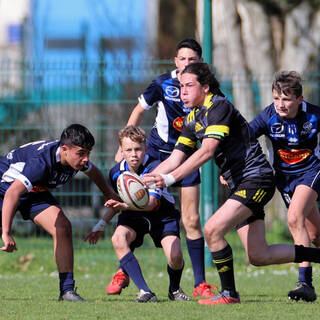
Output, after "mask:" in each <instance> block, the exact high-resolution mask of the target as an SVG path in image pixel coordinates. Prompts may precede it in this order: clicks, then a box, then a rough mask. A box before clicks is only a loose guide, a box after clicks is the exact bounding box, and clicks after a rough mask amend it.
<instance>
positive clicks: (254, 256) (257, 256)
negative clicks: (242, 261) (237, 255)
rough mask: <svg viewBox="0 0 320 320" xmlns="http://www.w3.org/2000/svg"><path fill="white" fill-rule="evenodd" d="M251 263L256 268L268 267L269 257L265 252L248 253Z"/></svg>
mask: <svg viewBox="0 0 320 320" xmlns="http://www.w3.org/2000/svg"><path fill="white" fill-rule="evenodd" d="M248 260H249V263H250V264H252V265H253V266H255V267H261V266H265V265H268V257H267V255H265V254H263V252H258V251H256V252H250V253H248Z"/></svg>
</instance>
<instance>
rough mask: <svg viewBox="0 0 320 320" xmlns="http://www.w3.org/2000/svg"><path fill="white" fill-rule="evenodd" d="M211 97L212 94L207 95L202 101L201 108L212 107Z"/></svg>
mask: <svg viewBox="0 0 320 320" xmlns="http://www.w3.org/2000/svg"><path fill="white" fill-rule="evenodd" d="M212 97H213V93H209V94H208V95H207V97H206V98H205V100H204V104H203V106H204V107H206V108H207V109H209V108H211V106H212V105H213V102H212V101H211V99H212Z"/></svg>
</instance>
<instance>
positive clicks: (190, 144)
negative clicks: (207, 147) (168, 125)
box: [176, 136, 196, 148]
mask: <svg viewBox="0 0 320 320" xmlns="http://www.w3.org/2000/svg"><path fill="white" fill-rule="evenodd" d="M179 143H181V144H184V145H185V146H187V147H190V148H194V147H195V145H196V142H195V141H192V140H191V139H189V138H186V137H181V136H180V137H179V138H178V140H177V143H176V144H179Z"/></svg>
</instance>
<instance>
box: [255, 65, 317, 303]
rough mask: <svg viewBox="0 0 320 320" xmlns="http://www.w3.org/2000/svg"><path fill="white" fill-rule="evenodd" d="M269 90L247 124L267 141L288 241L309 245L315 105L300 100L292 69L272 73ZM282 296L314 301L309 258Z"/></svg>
mask: <svg viewBox="0 0 320 320" xmlns="http://www.w3.org/2000/svg"><path fill="white" fill-rule="evenodd" d="M272 94H273V103H272V104H271V105H270V106H268V107H266V108H265V109H264V110H263V111H262V112H261V113H260V114H259V115H258V116H257V117H256V118H255V119H254V120H252V121H251V123H250V126H251V128H252V130H253V132H254V134H255V136H256V137H257V138H258V137H259V136H261V135H265V136H266V137H268V138H269V139H270V140H271V143H272V150H271V151H272V152H271V153H270V154H271V157H272V159H271V161H272V163H273V167H274V169H275V174H276V185H277V188H278V190H279V192H280V193H281V195H282V198H283V200H284V202H285V204H286V207H287V208H288V213H287V221H288V226H289V229H290V232H291V234H292V237H293V239H294V243H295V244H300V245H304V246H305V247H310V244H311V242H313V243H314V244H315V245H316V246H317V247H319V245H320V214H319V211H318V206H317V203H316V200H317V199H318V196H319V194H320V160H319V142H318V134H319V132H320V108H319V107H318V106H314V105H312V104H310V103H308V102H306V101H304V100H303V96H302V79H301V76H300V75H299V74H298V73H297V72H295V71H290V72H288V71H282V72H279V73H277V74H276V76H275V80H274V82H273V84H272ZM288 296H289V298H290V299H293V300H300V299H301V300H304V301H314V300H316V297H317V296H316V293H315V290H314V287H313V286H312V267H311V264H310V262H302V263H300V264H299V279H298V282H297V287H296V288H295V289H293V290H291V291H290V292H289V293H288Z"/></svg>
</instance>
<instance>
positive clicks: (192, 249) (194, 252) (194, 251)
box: [186, 237, 205, 287]
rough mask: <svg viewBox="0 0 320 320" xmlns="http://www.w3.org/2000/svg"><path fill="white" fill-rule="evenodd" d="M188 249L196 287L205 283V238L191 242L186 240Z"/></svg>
mask: <svg viewBox="0 0 320 320" xmlns="http://www.w3.org/2000/svg"><path fill="white" fill-rule="evenodd" d="M186 242H187V248H188V252H189V256H190V259H191V263H192V269H193V275H194V286H195V287H197V286H198V285H199V284H200V283H202V282H204V281H205V273H204V272H205V271H204V238H203V237H201V238H199V239H195V240H191V239H188V238H186Z"/></svg>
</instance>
